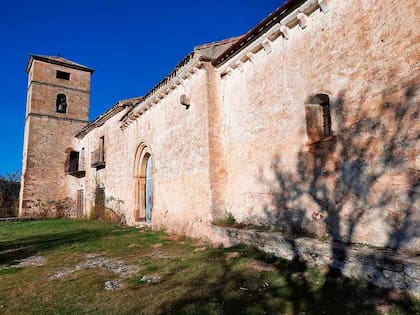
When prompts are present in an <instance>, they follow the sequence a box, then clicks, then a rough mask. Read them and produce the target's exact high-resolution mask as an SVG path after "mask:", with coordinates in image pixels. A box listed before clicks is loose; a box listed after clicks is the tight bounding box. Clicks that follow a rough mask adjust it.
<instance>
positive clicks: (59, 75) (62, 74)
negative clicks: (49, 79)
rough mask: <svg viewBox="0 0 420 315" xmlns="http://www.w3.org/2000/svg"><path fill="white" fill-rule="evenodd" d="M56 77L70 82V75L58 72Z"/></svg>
mask: <svg viewBox="0 0 420 315" xmlns="http://www.w3.org/2000/svg"><path fill="white" fill-rule="evenodd" d="M55 77H56V78H57V79H63V80H67V81H68V80H70V73H68V72H64V71H60V70H57V72H56V74H55Z"/></svg>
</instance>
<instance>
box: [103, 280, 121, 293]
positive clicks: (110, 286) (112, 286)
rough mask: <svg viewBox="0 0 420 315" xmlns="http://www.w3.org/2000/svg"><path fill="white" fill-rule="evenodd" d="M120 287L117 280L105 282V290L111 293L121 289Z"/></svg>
mask: <svg viewBox="0 0 420 315" xmlns="http://www.w3.org/2000/svg"><path fill="white" fill-rule="evenodd" d="M121 287H122V285H121V283H120V282H119V281H117V280H111V281H106V282H105V290H108V291H112V290H116V289H119V288H121Z"/></svg>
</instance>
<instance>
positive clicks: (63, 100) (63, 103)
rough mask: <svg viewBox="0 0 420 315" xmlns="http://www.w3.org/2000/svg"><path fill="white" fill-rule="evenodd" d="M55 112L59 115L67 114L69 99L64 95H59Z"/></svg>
mask: <svg viewBox="0 0 420 315" xmlns="http://www.w3.org/2000/svg"><path fill="white" fill-rule="evenodd" d="M55 111H56V112H57V113H66V112H67V97H66V95H64V94H57V100H56V103H55Z"/></svg>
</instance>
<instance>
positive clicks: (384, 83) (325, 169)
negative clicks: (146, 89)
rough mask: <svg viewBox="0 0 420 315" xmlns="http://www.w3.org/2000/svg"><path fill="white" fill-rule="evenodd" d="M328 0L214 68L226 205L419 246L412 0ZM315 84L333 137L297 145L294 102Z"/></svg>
mask: <svg viewBox="0 0 420 315" xmlns="http://www.w3.org/2000/svg"><path fill="white" fill-rule="evenodd" d="M329 3H330V10H329V11H328V12H327V13H324V12H321V10H319V9H318V10H317V11H315V12H314V13H313V14H311V15H310V16H309V21H308V25H307V27H306V28H304V29H302V28H301V27H299V26H298V25H297V26H295V27H293V28H291V31H290V34H289V39H285V38H283V37H282V36H280V37H279V38H277V39H276V40H274V41H273V42H271V48H272V51H271V52H270V53H267V52H266V51H265V50H264V49H262V50H260V51H259V52H257V53H255V55H254V56H253V58H252V61H250V60H249V61H247V62H245V63H244V64H242V65H241V67H239V68H236V69H234V70H233V71H232V72H231V73H230V74H228V75H225V76H224V77H223V78H222V79H221V87H220V89H221V93H222V95H223V122H222V126H221V130H222V132H223V136H224V146H225V148H224V150H225V152H224V156H225V157H226V171H227V172H226V174H227V193H226V202H225V209H226V211H229V212H231V213H233V215H234V216H235V217H236V219H237V220H239V221H245V222H252V223H263V224H271V225H274V226H276V227H278V228H281V229H286V230H288V231H290V232H294V233H301V232H306V233H311V234H317V235H319V236H330V237H333V238H335V239H342V240H346V241H353V242H363V243H370V244H373V245H378V246H391V247H395V248H405V249H408V250H410V251H418V249H419V248H420V246H419V245H420V243H419V236H420V231H419V223H420V213H419V212H420V211H419V205H420V204H419V203H420V200H419V186H418V181H419V168H420V166H419V163H418V159H417V162H416V156H418V154H419V150H420V148H419V140H418V135H419V134H420V125H419V123H418V116H419V106H418V105H419V101H420V96H419V94H420V91H419V89H420V75H419V60H420V53H419V51H420V49H419V48H420V29H419V27H418V22H419V16H420V3H419V2H418V1H415V0H410V1H407V2H404V4H402V3H401V2H398V1H392V0H384V1H382V0H381V1H367V0H366V1H365V0H358V1H330V2H329ZM230 62H235V58H233V59H232V60H231V61H230ZM224 68H226V66H224ZM224 68H223V67H222V68H221V69H220V72H221V73H222V70H223V69H224ZM317 93H326V94H328V95H329V96H330V100H331V115H332V131H333V137H332V138H331V139H329V140H328V141H325V142H322V143H318V144H315V145H307V144H306V142H307V139H306V129H305V111H304V104H305V102H306V101H307V99H308V98H309V97H310V96H312V95H315V94H317ZM416 163H417V164H416Z"/></svg>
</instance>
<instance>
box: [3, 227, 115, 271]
mask: <svg viewBox="0 0 420 315" xmlns="http://www.w3.org/2000/svg"><path fill="white" fill-rule="evenodd" d="M6 224H7V223H6ZM109 233H110V230H109V229H96V230H89V229H75V230H73V231H61V232H60V231H57V232H51V233H44V234H36V235H30V236H26V237H22V238H16V239H12V240H10V241H0V264H15V263H17V260H20V259H24V258H26V257H29V256H32V255H35V254H37V253H38V252H39V251H43V250H50V249H54V248H56V247H59V246H62V245H66V244H73V243H79V244H80V243H83V242H87V241H90V240H94V239H99V238H102V237H104V236H106V235H108V234H109Z"/></svg>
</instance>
